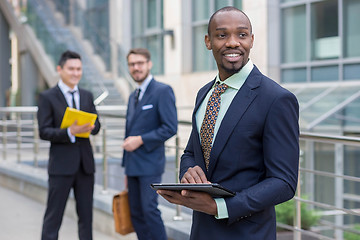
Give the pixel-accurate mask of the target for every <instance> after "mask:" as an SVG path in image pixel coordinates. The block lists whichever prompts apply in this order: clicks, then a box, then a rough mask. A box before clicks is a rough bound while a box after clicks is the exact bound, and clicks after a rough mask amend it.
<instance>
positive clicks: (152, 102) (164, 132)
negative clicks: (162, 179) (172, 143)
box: [122, 79, 177, 176]
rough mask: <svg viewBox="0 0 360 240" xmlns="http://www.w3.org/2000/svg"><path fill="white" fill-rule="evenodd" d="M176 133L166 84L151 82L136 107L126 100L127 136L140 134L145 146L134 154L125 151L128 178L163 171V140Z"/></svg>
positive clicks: (172, 99)
mask: <svg viewBox="0 0 360 240" xmlns="http://www.w3.org/2000/svg"><path fill="white" fill-rule="evenodd" d="M176 132H177V112H176V106H175V95H174V92H173V90H172V88H171V87H170V86H169V85H166V84H163V83H160V82H157V81H156V80H155V79H152V80H151V82H150V83H149V85H148V87H147V89H146V91H145V93H144V95H143V97H142V99H141V101H139V103H138V104H137V105H136V107H135V96H134V93H132V94H131V95H130V97H129V103H128V110H127V114H126V132H125V138H126V137H128V136H138V135H141V137H142V140H143V142H144V144H143V145H142V146H140V147H139V148H138V149H136V150H135V151H133V152H127V151H124V154H123V162H122V166H124V167H125V174H126V175H127V176H150V175H158V174H162V173H163V172H164V169H165V145H164V143H165V141H166V140H168V139H169V138H170V137H172V136H174V135H175V134H176Z"/></svg>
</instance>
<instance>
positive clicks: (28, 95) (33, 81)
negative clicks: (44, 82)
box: [19, 51, 41, 106]
mask: <svg viewBox="0 0 360 240" xmlns="http://www.w3.org/2000/svg"><path fill="white" fill-rule="evenodd" d="M20 72H21V76H20V89H19V91H20V96H21V99H20V105H21V106H35V105H37V94H38V91H39V88H38V86H39V85H40V82H41V81H40V78H41V77H40V73H39V69H38V67H37V66H36V63H35V61H34V59H33V58H32V56H31V54H30V53H29V52H28V51H26V52H24V53H21V55H20Z"/></svg>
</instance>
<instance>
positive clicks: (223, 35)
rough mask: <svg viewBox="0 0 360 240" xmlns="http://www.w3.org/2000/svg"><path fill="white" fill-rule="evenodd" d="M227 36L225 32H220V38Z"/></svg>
mask: <svg viewBox="0 0 360 240" xmlns="http://www.w3.org/2000/svg"><path fill="white" fill-rule="evenodd" d="M225 37H226V35H225V34H224V33H219V34H218V38H225Z"/></svg>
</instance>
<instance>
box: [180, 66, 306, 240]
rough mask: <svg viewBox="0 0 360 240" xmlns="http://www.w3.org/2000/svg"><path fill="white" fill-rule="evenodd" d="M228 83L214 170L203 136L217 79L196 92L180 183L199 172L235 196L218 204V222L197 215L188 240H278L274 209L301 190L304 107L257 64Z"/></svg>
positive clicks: (218, 126) (217, 129)
mask: <svg viewBox="0 0 360 240" xmlns="http://www.w3.org/2000/svg"><path fill="white" fill-rule="evenodd" d="M244 72H245V73H244ZM216 80H219V79H218V77H217V78H216ZM224 82H225V83H226V84H227V85H228V86H229V88H228V89H227V90H226V91H225V93H223V94H222V95H221V107H220V112H219V117H218V120H217V121H216V125H215V136H214V140H213V145H212V151H211V154H210V163H209V168H208V170H206V168H205V162H204V157H203V153H202V150H201V143H200V137H199V129H200V126H201V123H202V119H203V117H204V112H205V109H204V108H205V106H206V103H207V101H208V97H209V94H211V92H212V90H213V87H214V84H215V80H214V81H211V82H210V83H208V84H207V85H205V86H204V87H203V88H201V89H200V90H199V92H198V95H197V98H196V103H195V108H194V112H193V119H192V124H193V127H192V132H191V135H190V138H189V141H188V144H187V147H186V149H185V151H184V154H183V156H182V158H181V164H180V179H181V178H182V177H183V175H184V174H185V172H186V171H187V170H188V168H189V167H194V166H196V165H198V166H200V167H201V168H202V169H203V171H204V173H205V174H206V177H207V180H208V181H210V182H213V183H219V184H221V185H222V186H224V187H226V188H228V189H230V190H232V191H234V192H236V195H235V196H234V197H229V198H224V199H216V202H217V207H218V214H219V216H217V217H215V216H211V215H208V214H205V213H202V212H197V211H194V212H193V223H192V229H191V237H190V239H193V240H203V239H204V240H212V239H214V240H218V239H254V240H257V239H258V240H264V239H266V240H268V239H276V216H275V210H274V206H275V205H276V204H279V203H281V202H284V201H286V200H289V199H290V198H292V197H293V196H294V194H295V191H296V185H297V177H298V164H299V143H298V139H299V125H298V116H299V106H298V102H297V100H296V97H295V96H294V95H293V94H292V93H290V92H289V91H288V90H286V89H284V88H282V87H281V86H280V85H278V84H277V83H275V82H274V81H273V80H271V79H269V78H268V77H266V76H264V75H263V74H262V73H261V72H260V71H259V70H258V69H257V67H256V66H254V65H253V64H252V63H251V61H249V62H248V64H246V65H245V66H244V67H243V69H241V71H240V72H239V73H237V74H234V75H232V76H231V77H229V78H228V79H226V80H225V81H224ZM229 90H230V91H229ZM223 103H224V104H223ZM219 210H221V211H219Z"/></svg>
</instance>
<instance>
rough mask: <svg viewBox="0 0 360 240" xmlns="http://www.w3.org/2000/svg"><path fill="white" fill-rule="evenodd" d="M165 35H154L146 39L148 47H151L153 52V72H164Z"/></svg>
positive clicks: (150, 49)
mask: <svg viewBox="0 0 360 240" xmlns="http://www.w3.org/2000/svg"><path fill="white" fill-rule="evenodd" d="M162 46H163V37H162V35H153V36H151V37H148V38H147V39H146V48H147V49H149V51H150V54H151V61H152V63H153V67H152V69H151V72H152V73H153V74H160V73H163V72H164V69H163V66H164V64H163V59H164V58H163V56H164V53H163V47H162Z"/></svg>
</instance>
